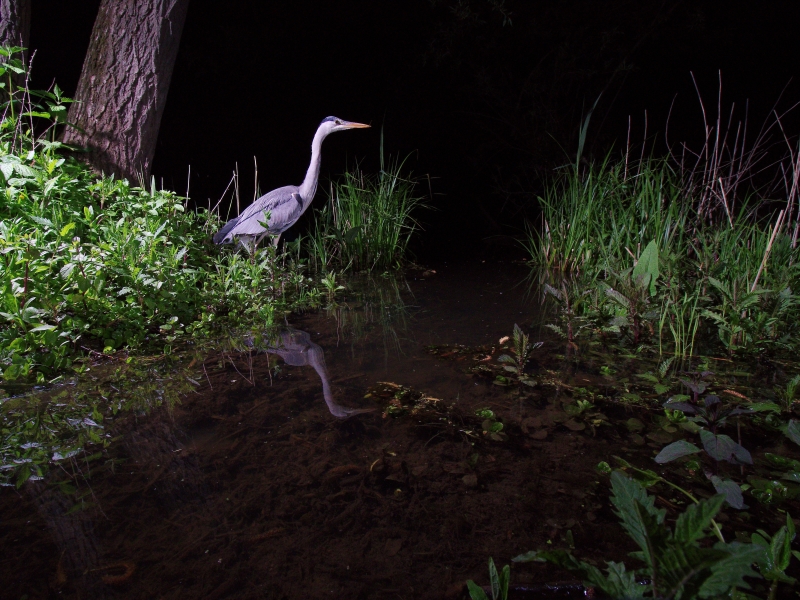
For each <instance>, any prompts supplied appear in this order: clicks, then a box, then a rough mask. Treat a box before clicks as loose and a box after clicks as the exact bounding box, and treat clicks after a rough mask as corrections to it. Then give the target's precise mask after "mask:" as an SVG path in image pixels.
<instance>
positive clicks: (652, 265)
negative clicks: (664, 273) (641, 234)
mask: <svg viewBox="0 0 800 600" xmlns="http://www.w3.org/2000/svg"><path fill="white" fill-rule="evenodd" d="M658 275H659V272H658V245H657V244H656V241H655V240H652V241H651V242H650V243H649V244H647V246H646V247H645V249H644V250H642V254H641V256H639V260H638V261H637V263H636V266H635V267H633V281H634V283H635V284H636V285H637V286H639V287H641V288H645V287H649V288H650V295H651V296H655V295H656V279H658Z"/></svg>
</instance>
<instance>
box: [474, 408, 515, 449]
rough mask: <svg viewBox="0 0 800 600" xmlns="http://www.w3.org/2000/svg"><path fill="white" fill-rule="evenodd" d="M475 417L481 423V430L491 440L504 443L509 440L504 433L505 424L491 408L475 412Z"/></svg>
mask: <svg viewBox="0 0 800 600" xmlns="http://www.w3.org/2000/svg"><path fill="white" fill-rule="evenodd" d="M475 416H476V417H478V418H479V419H482V421H481V429H483V434H484V435H485V436H486V437H488V438H489V439H490V440H494V441H495V442H503V441H505V440H506V439H507V437H508V436H507V435H506V434H505V433H503V423H501V422H500V421H499V420H498V419H497V415H496V414H495V413H494V411H493V410H492V409H490V408H479V409H478V410H476V411H475Z"/></svg>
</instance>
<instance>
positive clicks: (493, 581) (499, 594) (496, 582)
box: [467, 558, 511, 600]
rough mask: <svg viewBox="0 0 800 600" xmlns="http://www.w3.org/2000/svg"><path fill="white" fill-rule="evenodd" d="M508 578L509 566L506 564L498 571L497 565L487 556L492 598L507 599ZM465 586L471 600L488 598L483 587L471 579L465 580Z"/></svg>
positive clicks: (487, 599)
mask: <svg viewBox="0 0 800 600" xmlns="http://www.w3.org/2000/svg"><path fill="white" fill-rule="evenodd" d="M510 578H511V567H510V566H508V565H506V566H505V567H503V570H502V571H501V572H500V573H498V572H497V567H495V566H494V560H493V559H492V558H489V582H490V585H491V592H492V600H508V582H509V580H510ZM467 588H468V589H469V597H470V598H471V599H472V600H489V597H488V596H487V595H486V592H484V591H483V588H482V587H480V586H479V585H478V584H476V583H475V582H474V581H472V580H471V579H470V580H468V581H467Z"/></svg>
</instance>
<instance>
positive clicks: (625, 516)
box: [611, 471, 666, 564]
mask: <svg viewBox="0 0 800 600" xmlns="http://www.w3.org/2000/svg"><path fill="white" fill-rule="evenodd" d="M611 489H612V491H613V494H612V496H611V502H612V504H613V505H614V507H615V508H616V513H617V515H618V516H619V517H620V519H621V520H622V526H623V528H624V529H625V530H626V531H627V532H628V534H629V535H630V536H631V538H633V541H634V542H636V544H637V545H638V546H639V547H640V548H641V549H642V551H643V552H645V557H646V562H647V563H648V564H652V560H653V557H652V556H651V555H650V552H651V549H652V546H651V543H650V542H651V540H650V539H649V538H650V535H651V533H652V531H649V530H648V528H650V527H652V525H653V521H654V522H655V524H656V525H660V524H661V523H663V522H664V516H665V514H666V511H665V510H664V509H661V510H659V509H656V508H655V506H654V502H655V497H654V496H648V495H647V492H645V490H644V488H643V487H642V486H641V485H639V484H638V483H636V482H635V481H634V480H633V479H631V478H630V477H628V476H627V475H624V474H623V473H622V472H620V471H614V472H613V473H612V474H611ZM646 516H649V517H652V519H648V518H646Z"/></svg>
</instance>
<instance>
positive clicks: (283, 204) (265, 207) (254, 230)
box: [220, 185, 299, 238]
mask: <svg viewBox="0 0 800 600" xmlns="http://www.w3.org/2000/svg"><path fill="white" fill-rule="evenodd" d="M297 189H298V188H297V186H294V185H287V186H284V187H280V188H278V189H275V190H272V191H271V192H269V193H267V194H264V195H263V196H261V197H260V198H259V199H258V200H256V201H255V202H253V203H252V204H251V205H250V206H248V207H247V208H245V209H244V210H243V211H242V214H240V215H239V217H238V220H237V222H236V224H235V225H234V226H233V227H232V228H231V229H230V230H228V231H227V232H226V236H228V237H231V238H232V237H233V236H234V235H261V234H262V233H264V231H266V230H265V229H264V227H263V226H262V225H261V223H263V222H264V221H265V220H266V217H265V216H264V215H265V213H270V218H269V221H268V223H269V233H281V231H283V229H287V228H288V225H287V226H285V227H284V228H283V229H279V228H278V229H276V228H275V227H273V223H274V222H275V221H276V218H277V219H283V218H285V217H284V213H286V212H287V209H288V212H292V211H294V210H295V206H296V205H297V200H296V199H295V197H294V196H295V195H296V194H297ZM298 197H299V196H298ZM226 227H227V225H226ZM220 233H221V232H220Z"/></svg>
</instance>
